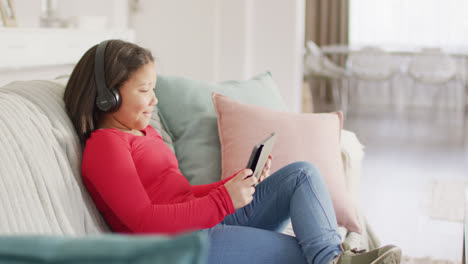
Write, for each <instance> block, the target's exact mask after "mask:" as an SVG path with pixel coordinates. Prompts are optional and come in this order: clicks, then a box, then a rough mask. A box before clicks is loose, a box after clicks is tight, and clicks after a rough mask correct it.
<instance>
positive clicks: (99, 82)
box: [94, 40, 122, 112]
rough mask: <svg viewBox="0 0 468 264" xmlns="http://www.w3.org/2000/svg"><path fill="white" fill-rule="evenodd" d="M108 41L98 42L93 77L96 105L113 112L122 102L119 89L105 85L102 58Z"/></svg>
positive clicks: (100, 108)
mask: <svg viewBox="0 0 468 264" xmlns="http://www.w3.org/2000/svg"><path fill="white" fill-rule="evenodd" d="M108 43H109V40H105V41H103V42H101V43H99V45H98V47H97V49H96V56H95V58H94V78H95V79H96V89H97V96H96V106H97V108H99V110H101V111H103V112H113V111H115V110H117V109H118V108H119V106H120V103H121V102H122V100H121V99H120V93H119V90H117V89H115V88H108V87H107V85H106V78H105V74H104V73H105V71H104V58H105V54H106V47H107V44H108Z"/></svg>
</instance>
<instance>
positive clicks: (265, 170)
mask: <svg viewBox="0 0 468 264" xmlns="http://www.w3.org/2000/svg"><path fill="white" fill-rule="evenodd" d="M272 159H273V156H272V155H271V154H270V156H268V160H267V162H266V163H265V167H263V171H262V175H260V178H259V179H258V182H261V181H263V180H265V179H266V178H267V177H268V176H270V169H271V160H272Z"/></svg>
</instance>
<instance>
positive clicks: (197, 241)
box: [0, 232, 208, 264]
mask: <svg viewBox="0 0 468 264" xmlns="http://www.w3.org/2000/svg"><path fill="white" fill-rule="evenodd" d="M207 250H208V237H207V234H206V232H194V233H190V234H185V235H181V236H177V237H175V238H169V237H166V236H153V235H151V236H150V235H145V236H135V235H118V234H105V235H100V236H89V237H80V238H76V237H75V238H73V237H57V236H38V235H37V236H31V235H30V236H0V263H12V264H13V263H15V264H21V263H28V264H30V263H67V264H73V263H76V264H78V263H80V264H83V263H85V264H94V263H96V264H101V263H118V264H121V263H122V264H123V263H140V264H144V263H177V264H185V263H187V264H188V263H190V264H192V263H200V264H201V263H205V261H206V257H207Z"/></svg>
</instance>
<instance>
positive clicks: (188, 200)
mask: <svg viewBox="0 0 468 264" xmlns="http://www.w3.org/2000/svg"><path fill="white" fill-rule="evenodd" d="M156 80H157V73H156V67H155V64H154V59H153V56H152V55H151V52H150V51H148V50H146V49H144V48H141V47H139V46H137V45H135V44H132V43H127V42H124V41H120V40H109V41H104V42H102V43H100V44H99V45H96V46H94V47H92V48H90V49H89V50H88V51H87V52H86V53H85V54H84V55H83V57H82V58H81V59H80V61H79V62H78V64H77V65H76V67H75V69H74V70H73V73H72V74H71V76H70V79H69V82H68V84H67V87H66V90H65V94H64V101H65V104H66V108H67V112H68V114H69V116H70V118H71V120H72V122H73V124H74V126H75V128H76V131H77V133H78V136H79V138H80V141H81V143H82V144H83V146H84V152H83V161H82V168H81V170H82V178H83V182H84V184H85V186H86V188H87V189H88V191H89V193H90V195H91V197H92V198H93V201H94V203H95V204H96V206H97V208H98V209H99V211H100V212H101V213H102V215H103V217H104V219H105V220H106V222H107V223H108V224H109V226H110V227H111V229H112V230H113V231H114V232H122V233H139V234H141V233H163V234H179V233H182V232H189V231H194V230H205V232H208V234H209V238H210V250H209V255H208V263H236V264H238V263H317V264H318V263H320V264H322V263H323V264H328V263H395V264H398V263H399V261H400V256H401V251H400V249H399V248H398V247H396V246H392V245H390V246H386V247H383V248H380V249H377V250H373V251H371V252H367V253H362V252H358V251H356V250H349V248H348V246H347V245H346V244H341V237H340V235H339V234H338V232H337V222H336V216H335V212H334V209H333V205H332V202H331V198H330V196H329V193H328V190H327V187H326V185H325V183H324V180H323V179H322V176H321V175H320V172H319V171H318V169H317V168H316V167H315V166H314V165H312V164H310V163H306V162H296V163H293V164H290V165H288V166H285V167H283V168H282V169H280V170H278V171H277V172H276V173H274V174H273V175H271V176H270V173H269V171H270V167H271V157H269V160H268V161H267V164H266V165H265V168H264V170H263V172H262V176H261V177H260V178H259V184H258V185H257V186H256V187H254V185H256V184H257V179H256V178H255V177H249V176H250V175H251V174H252V171H251V170H249V169H242V170H240V171H239V172H238V173H237V174H235V175H233V176H231V177H230V178H228V179H226V180H223V181H220V182H216V183H212V184H208V185H198V186H191V185H190V184H189V182H188V181H187V180H186V178H185V177H184V176H183V175H182V174H181V172H180V171H179V169H178V163H177V159H176V156H175V155H174V153H173V152H172V151H171V150H170V149H169V148H168V147H167V146H166V145H165V143H164V142H163V140H162V138H161V136H160V135H159V134H158V133H157V132H156V131H155V130H154V129H153V128H152V127H151V126H150V125H149V120H150V117H151V115H152V113H153V109H154V107H155V105H156V104H157V103H158V99H157V98H156V96H155V93H154V88H155V86H156ZM239 169H241V168H239ZM289 219H291V221H292V224H293V228H294V231H295V233H296V237H292V236H288V235H285V234H282V233H279V232H278V231H280V230H281V229H282V228H283V227H284V225H285V224H286V223H287V221H288V220H289Z"/></svg>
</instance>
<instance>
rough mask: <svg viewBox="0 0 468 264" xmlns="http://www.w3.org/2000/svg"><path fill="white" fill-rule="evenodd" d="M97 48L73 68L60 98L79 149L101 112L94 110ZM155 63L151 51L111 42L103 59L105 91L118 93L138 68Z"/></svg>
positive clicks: (94, 126) (89, 51) (119, 42)
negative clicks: (108, 88)
mask: <svg viewBox="0 0 468 264" xmlns="http://www.w3.org/2000/svg"><path fill="white" fill-rule="evenodd" d="M97 46H98V45H95V46H93V47H91V48H90V49H89V50H88V51H86V53H85V54H84V55H83V57H81V59H80V61H79V62H78V64H76V66H75V68H74V69H73V72H72V74H71V76H70V79H69V80H68V83H67V86H66V88H65V93H64V95H63V100H64V101H65V107H66V110H67V114H68V116H69V117H70V119H71V120H72V123H73V126H74V127H75V129H76V132H77V133H78V137H79V139H80V142H81V144H82V146H84V144H85V143H86V140H87V139H88V138H89V136H90V135H91V132H93V131H94V130H95V129H97V125H98V121H99V115H100V113H101V111H100V110H99V109H98V108H97V107H96V103H95V101H96V93H97V90H96V81H95V76H94V57H95V54H96V49H97ZM149 62H154V58H153V55H152V54H151V51H149V50H147V49H144V48H142V47H140V46H138V45H136V44H133V43H129V42H125V41H122V40H111V41H110V42H109V43H108V45H107V47H106V53H105V59H104V65H105V73H104V75H105V79H106V85H107V87H114V88H116V89H119V88H120V86H122V84H123V83H124V82H126V81H127V80H128V79H129V78H130V76H131V75H132V74H133V73H134V72H135V71H136V70H138V69H139V68H140V67H142V66H144V65H146V64H147V63H149Z"/></svg>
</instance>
